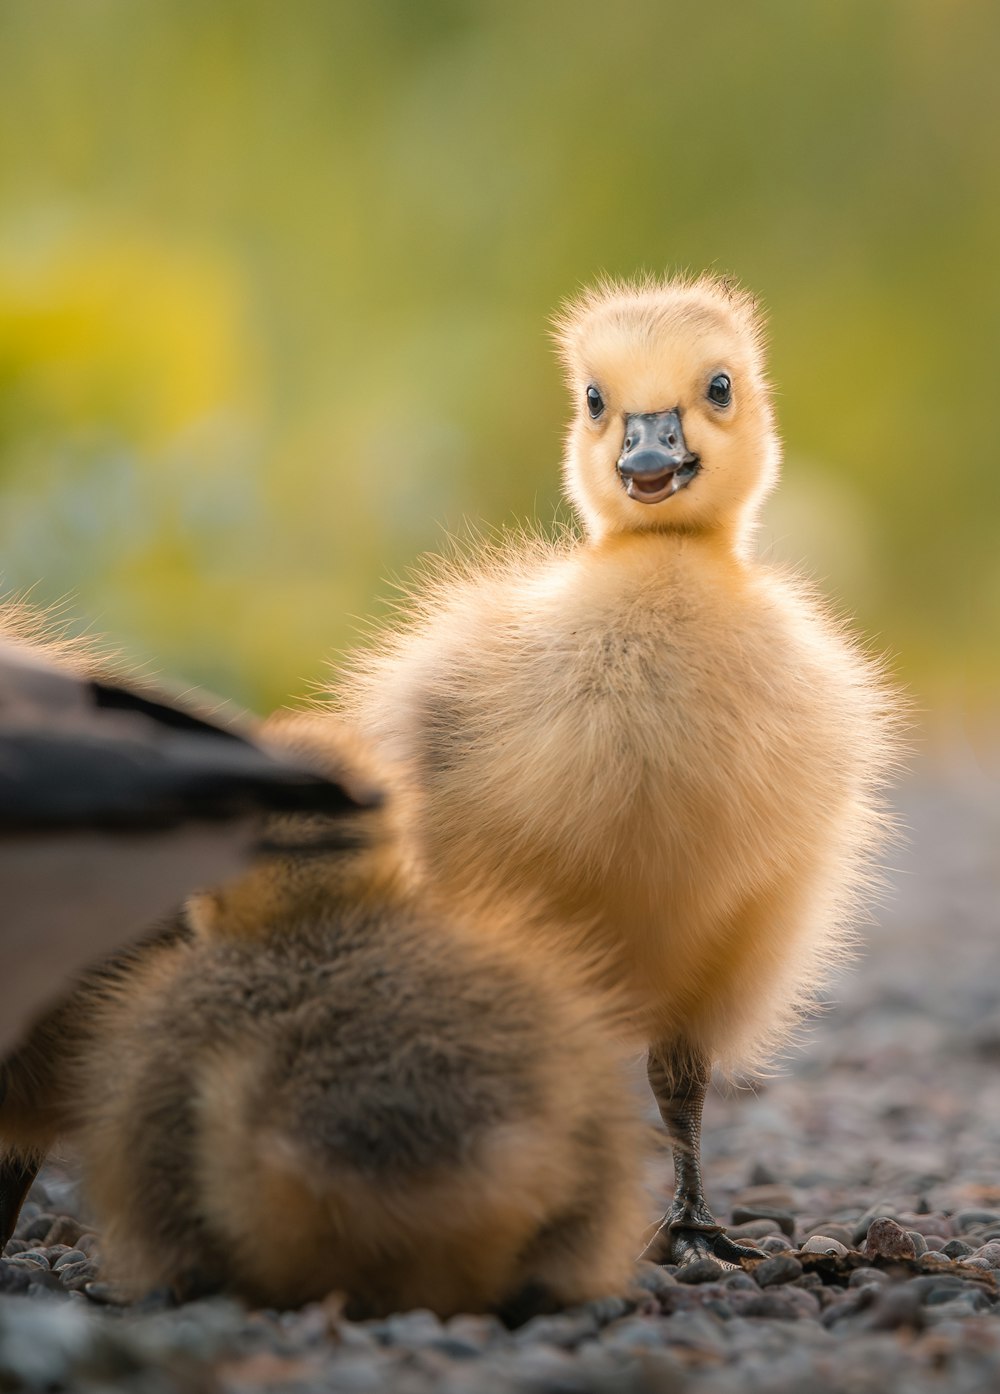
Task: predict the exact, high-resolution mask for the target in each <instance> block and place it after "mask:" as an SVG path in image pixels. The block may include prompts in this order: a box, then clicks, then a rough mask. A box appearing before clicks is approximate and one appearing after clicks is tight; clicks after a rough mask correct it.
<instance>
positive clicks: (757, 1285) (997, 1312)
mask: <svg viewBox="0 0 1000 1394" xmlns="http://www.w3.org/2000/svg"><path fill="white" fill-rule="evenodd" d="M901 807H902V810H903V816H904V818H905V819H906V821H907V823H908V824H909V826H910V829H911V834H910V836H911V845H910V847H909V849H907V850H906V851H905V852H904V853H900V855H899V856H898V857H897V863H898V865H899V870H898V871H897V872H896V873H895V874H894V876H893V893H892V898H891V900H890V902H889V903H888V904H887V906H886V908H885V911H884V912H883V913H882V915H881V916H880V923H879V925H878V927H877V928H876V929H874V930H873V931H872V932H871V935H870V940H869V948H868V951H867V953H866V955H865V956H864V958H863V959H862V960H861V961H860V962H859V963H858V964H857V965H855V967H854V968H853V969H851V970H850V971H849V972H848V973H846V974H845V975H844V976H843V977H842V979H841V981H840V982H839V983H838V985H837V988H836V993H835V1001H834V1002H833V1003H832V1004H831V1006H830V1008H829V1010H828V1011H827V1012H826V1013H825V1014H824V1015H823V1017H822V1018H821V1019H820V1020H819V1021H818V1022H817V1023H815V1024H814V1025H813V1026H812V1027H811V1028H810V1031H809V1033H808V1037H807V1039H806V1041H805V1042H804V1044H803V1047H802V1049H801V1050H800V1051H799V1052H798V1053H796V1054H795V1055H794V1057H793V1058H792V1059H791V1060H790V1061H789V1063H788V1068H787V1072H786V1073H784V1074H782V1075H780V1076H777V1077H776V1078H775V1079H773V1080H772V1081H769V1082H768V1083H767V1085H766V1086H765V1087H763V1088H761V1089H760V1090H759V1091H757V1092H756V1093H755V1094H750V1093H747V1092H743V1093H738V1094H734V1095H730V1096H728V1097H726V1096H722V1095H716V1096H715V1097H713V1098H712V1099H711V1101H710V1105H709V1109H708V1114H707V1118H706V1142H705V1161H706V1172H707V1180H708V1186H709V1196H710V1199H711V1201H712V1202H713V1204H714V1205H715V1207H716V1209H717V1211H718V1212H719V1213H720V1214H723V1213H724V1214H726V1215H728V1216H731V1218H732V1220H733V1221H734V1223H735V1224H736V1233H737V1234H740V1233H742V1234H745V1235H748V1236H751V1237H753V1238H754V1239H755V1241H756V1242H757V1243H759V1244H761V1245H762V1247H764V1248H765V1249H767V1250H768V1251H769V1252H770V1257H769V1258H768V1260H767V1261H766V1262H765V1263H763V1264H761V1265H759V1266H758V1268H757V1270H756V1272H755V1273H754V1274H753V1275H750V1274H748V1273H735V1274H729V1275H728V1276H727V1275H724V1274H722V1273H721V1272H718V1271H716V1270H715V1269H714V1266H713V1265H711V1264H707V1265H699V1266H698V1271H695V1272H688V1273H686V1274H684V1275H683V1276H684V1277H685V1278H686V1279H688V1281H683V1282H682V1281H679V1277H680V1276H681V1275H677V1274H674V1273H671V1272H669V1271H666V1270H660V1269H654V1268H652V1267H649V1266H644V1267H643V1269H642V1270H641V1271H640V1272H639V1274H638V1282H639V1286H638V1288H637V1290H636V1293H634V1294H633V1295H632V1296H631V1297H630V1298H628V1299H626V1298H625V1297H622V1298H620V1299H617V1298H616V1299H609V1300H608V1301H606V1302H603V1303H600V1304H596V1305H594V1306H592V1307H589V1308H586V1309H580V1310H576V1311H573V1312H567V1313H564V1314H561V1315H559V1316H555V1317H545V1318H539V1319H537V1320H536V1321H534V1322H530V1323H529V1324H528V1325H527V1326H525V1327H523V1328H521V1329H520V1330H519V1331H516V1332H513V1333H511V1332H507V1331H505V1330H504V1329H503V1328H502V1327H501V1326H500V1324H499V1323H498V1322H497V1321H495V1320H493V1319H492V1318H484V1317H458V1318H455V1319H453V1320H452V1321H449V1322H446V1323H441V1322H439V1321H438V1320H437V1319H436V1318H434V1317H433V1316H431V1315H430V1314H429V1313H427V1312H411V1313H407V1314H404V1315H401V1316H398V1317H393V1318H390V1319H389V1320H387V1321H382V1322H370V1323H361V1324H358V1323H351V1322H347V1321H344V1320H343V1318H342V1317H341V1315H340V1312H339V1309H338V1306H337V1303H336V1301H334V1300H332V1299H331V1300H330V1301H328V1302H327V1303H325V1304H320V1305H317V1306H313V1307H309V1308H306V1309H305V1310H303V1311H301V1312H296V1313H276V1312H253V1313H247V1312H246V1311H244V1310H243V1309H241V1308H240V1307H238V1306H237V1305H235V1304H232V1303H228V1302H222V1301H213V1302H203V1303H196V1304H192V1305H189V1306H188V1307H185V1308H181V1309H176V1310H167V1309H164V1308H163V1307H162V1305H160V1306H159V1307H158V1306H157V1303H156V1302H155V1301H147V1303H145V1304H143V1308H140V1309H138V1310H137V1309H128V1308H126V1307H123V1306H121V1305H120V1304H118V1303H116V1301H115V1298H116V1295H117V1294H116V1292H115V1289H114V1288H113V1287H112V1286H111V1285H109V1284H107V1283H104V1282H102V1281H101V1275H100V1271H99V1256H98V1255H97V1252H96V1243H97V1241H96V1239H95V1238H94V1236H92V1235H90V1234H88V1233H87V1232H86V1230H85V1229H84V1228H83V1226H82V1225H81V1224H80V1222H79V1221H78V1220H77V1219H76V1218H75V1216H76V1214H77V1208H76V1202H75V1194H74V1188H73V1184H72V1179H71V1178H70V1177H69V1176H67V1174H66V1173H64V1172H60V1171H59V1170H58V1169H56V1168H50V1169H49V1170H48V1171H47V1172H46V1173H45V1175H44V1177H43V1179H42V1182H41V1183H40V1185H39V1186H38V1187H37V1188H36V1190H35V1192H34V1193H33V1196H32V1199H31V1201H30V1202H29V1203H28V1205H27V1206H26V1208H25V1213H24V1215H23V1217H22V1222H21V1224H20V1226H19V1229H18V1236H17V1238H16V1239H15V1240H14V1241H13V1242H12V1244H11V1245H10V1246H9V1248H8V1249H7V1251H6V1254H5V1257H4V1259H3V1260H0V1294H2V1295H0V1390H3V1391H6V1390H17V1389H38V1390H42V1389H45V1390H62V1389H73V1390H85V1391H98V1390H107V1389H123V1390H134V1391H143V1392H144V1394H145V1391H149V1394H167V1391H181V1390H183V1391H193V1394H199V1391H215V1390H219V1391H226V1392H227V1394H242V1392H243V1391H266V1390H283V1391H284V1390H290V1391H296V1392H297V1394H298V1392H301V1394H311V1392H312V1391H320V1390H343V1391H369V1390H371V1391H383V1390H398V1391H405V1394H426V1392H427V1391H431V1390H444V1391H454V1394H459V1391H461V1392H462V1394H465V1391H469V1394H508V1391H514V1390H518V1391H538V1394H541V1391H553V1394H556V1391H558V1392H559V1394H574V1392H575V1391H581V1394H582V1391H591V1392H592V1394H612V1391H615V1392H616V1394H617V1391H624V1392H625V1394H684V1391H689V1390H690V1391H697V1394H737V1391H739V1394H757V1391H760V1394H764V1391H767V1394H786V1391H787V1392H788V1394H791V1391H793V1390H794V1391H796V1394H800V1391H802V1390H803V1389H805V1390H807V1391H808V1394H833V1391H843V1390H850V1391H852V1394H869V1391H871V1394H876V1391H877V1394H886V1391H887V1390H897V1389H898V1390H905V1391H906V1392H907V1394H925V1391H928V1392H929V1391H939V1392H940V1394H979V1391H987V1390H990V1391H992V1390H996V1389H998V1388H1000V781H998V780H997V778H996V776H990V775H988V774H987V773H986V772H985V771H984V770H982V769H980V768H978V767H977V766H976V765H975V764H974V763H973V762H972V761H971V760H970V761H969V762H968V764H967V765H965V766H964V767H963V768H962V769H961V770H956V771H955V772H953V773H952V774H951V775H950V776H949V777H948V778H943V777H942V778H939V779H936V780H935V781H933V782H932V781H930V780H927V781H925V782H923V783H922V784H915V785H913V786H912V787H911V788H909V789H908V790H907V791H905V794H904V796H903V797H902V799H901ZM665 1179H666V1163H665V1162H664V1167H663V1170H662V1172H661V1180H662V1181H664V1182H665ZM873 1222H875V1223H874V1227H873V1228H872V1226H873ZM860 1250H865V1252H861V1251H860ZM691 1279H698V1280H699V1281H690V1280H691Z"/></svg>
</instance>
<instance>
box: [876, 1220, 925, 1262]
mask: <svg viewBox="0 0 1000 1394" xmlns="http://www.w3.org/2000/svg"><path fill="white" fill-rule="evenodd" d="M864 1251H865V1253H866V1254H868V1255H869V1257H871V1258H884V1259H905V1258H916V1256H917V1251H916V1248H915V1246H914V1243H913V1240H912V1239H911V1238H910V1236H909V1235H908V1234H907V1232H906V1230H905V1229H903V1227H902V1225H897V1224H896V1221H895V1220H890V1219H888V1218H886V1217H883V1218H881V1219H878V1220H873V1221H872V1222H871V1224H870V1225H869V1227H868V1235H867V1237H866V1239H865V1249H864Z"/></svg>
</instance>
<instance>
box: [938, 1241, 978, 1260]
mask: <svg viewBox="0 0 1000 1394" xmlns="http://www.w3.org/2000/svg"><path fill="white" fill-rule="evenodd" d="M941 1252H942V1253H943V1254H947V1255H948V1257H949V1258H965V1257H966V1256H967V1255H968V1254H971V1253H972V1252H973V1249H972V1245H971V1244H966V1242H965V1240H964V1239H949V1240H948V1242H947V1244H942V1246H941Z"/></svg>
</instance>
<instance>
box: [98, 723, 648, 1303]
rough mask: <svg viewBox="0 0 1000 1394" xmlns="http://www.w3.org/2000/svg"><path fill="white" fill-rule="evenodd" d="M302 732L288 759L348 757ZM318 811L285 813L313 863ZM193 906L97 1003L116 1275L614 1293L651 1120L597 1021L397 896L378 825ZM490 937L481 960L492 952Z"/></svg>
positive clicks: (360, 1289) (353, 751)
mask: <svg viewBox="0 0 1000 1394" xmlns="http://www.w3.org/2000/svg"><path fill="white" fill-rule="evenodd" d="M314 726H315V722H314V721H311V720H310V719H309V718H307V717H300V718H297V719H295V720H293V721H292V722H291V724H285V725H283V727H282V742H283V748H288V749H290V750H291V751H293V752H294V753H295V755H296V756H301V757H302V758H309V759H313V758H314V757H315V758H316V759H319V756H320V753H321V750H325V751H326V752H328V758H329V760H330V764H331V768H335V769H337V770H338V771H344V770H345V768H348V766H349V764H354V766H355V768H358V769H360V768H361V767H362V766H364V775H363V780H362V783H363V784H364V785H369V786H370V784H371V780H372V776H371V772H370V770H369V769H368V768H367V762H366V759H365V756H364V753H363V752H360V751H358V749H357V746H356V742H355V740H354V739H353V738H352V737H351V736H350V735H349V734H348V733H346V732H333V731H331V730H330V729H329V728H328V727H327V725H326V723H323V728H324V729H323V732H322V737H321V740H320V742H319V743H317V740H316V737H315V736H314V735H313V734H312V731H313V728H314ZM326 821H327V820H323V819H313V820H301V819H288V820H283V821H282V820H279V821H278V822H277V824H276V826H275V828H274V832H275V835H276V837H278V838H280V839H283V840H286V841H287V840H288V839H289V837H290V836H291V835H292V834H293V833H294V837H295V840H296V841H297V842H298V843H299V844H300V845H301V846H302V847H303V848H305V849H306V851H307V852H308V849H309V845H310V843H311V841H312V839H313V838H314V837H319V838H320V840H321V842H323V843H324V845H326V840H327V832H328V828H327V826H326ZM342 832H343V829H342V825H341V824H340V823H338V826H337V834H338V836H340V837H341V841H342V843H343V844H344V850H343V851H342V852H340V853H337V854H328V855H326V856H318V855H304V854H300V853H295V854H290V855H288V856H286V857H284V858H279V859H275V860H273V861H272V862H270V863H268V864H261V865H260V866H259V867H258V868H256V869H255V870H253V871H251V872H250V873H248V874H247V875H246V876H244V877H243V878H242V879H240V880H238V881H235V882H232V883H230V884H229V885H228V886H226V887H223V888H222V889H221V890H219V891H216V892H212V893H208V894H204V895H201V896H198V897H196V898H195V899H194V900H192V902H191V903H190V904H189V906H188V919H189V922H190V925H191V927H192V929H193V937H192V938H184V937H183V936H179V937H175V938H174V939H173V941H172V943H170V944H169V945H168V946H166V947H161V948H160V950H159V951H158V952H156V953H153V954H150V955H147V956H146V957H144V958H142V959H140V960H138V961H137V962H136V964H135V966H134V968H133V971H131V972H130V973H129V975H128V976H127V977H126V978H123V979H122V980H121V985H120V988H119V990H118V991H117V992H112V993H110V994H108V993H105V994H104V997H103V1001H102V1002H100V1003H97V1004H96V1005H97V1020H96V1022H95V1027H94V1030H93V1031H92V1033H91V1036H90V1044H89V1046H88V1049H87V1051H86V1052H85V1056H84V1058H83V1060H82V1061H81V1062H80V1064H79V1067H78V1070H77V1081H78V1083H77V1092H76V1103H75V1105H74V1107H75V1109H76V1110H77V1111H78V1121H77V1122H76V1124H75V1127H74V1133H75V1141H76V1144H77V1146H78V1149H79V1151H80V1154H81V1157H82V1162H83V1174H84V1183H85V1189H86V1193H87V1195H88V1197H89V1200H90V1202H91V1205H92V1207H93V1209H94V1212H95V1215H96V1218H97V1221H98V1227H99V1228H100V1230H101V1235H102V1252H103V1253H104V1255H105V1259H106V1264H107V1267H108V1269H109V1271H110V1272H112V1273H114V1274H117V1276H118V1277H119V1278H120V1279H121V1280H122V1281H124V1282H126V1283H128V1284H130V1285H131V1286H132V1287H133V1288H134V1289H135V1290H136V1291H140V1292H141V1291H143V1290H147V1289H150V1288H161V1287H164V1286H166V1287H169V1288H171V1289H172V1290H173V1291H174V1292H175V1293H176V1294H177V1295H178V1296H189V1295H192V1294H196V1293H203V1292H206V1291H214V1290H219V1289H223V1290H227V1291H229V1292H232V1293H234V1294H236V1295H238V1296H241V1297H243V1298H245V1299H247V1300H248V1301H251V1302H255V1303H263V1304H267V1305H272V1306H280V1307H285V1306H291V1305H297V1304H299V1303H301V1302H304V1301H307V1300H312V1299H316V1298H319V1297H322V1296H323V1295H324V1294H326V1293H328V1292H330V1291H339V1292H342V1293H344V1294H345V1295H346V1296H347V1299H348V1304H349V1305H348V1310H349V1311H350V1312H351V1313H352V1314H354V1315H377V1314H385V1313H389V1312H392V1311H395V1310H399V1309H401V1308H406V1307H413V1306H421V1307H429V1308H431V1309H433V1310H434V1311H436V1312H438V1313H440V1314H441V1315H448V1314H451V1313H454V1312H458V1311H485V1310H490V1311H497V1312H499V1313H501V1314H502V1315H503V1316H504V1317H506V1318H507V1319H508V1320H511V1321H518V1320H522V1319H524V1318H525V1317H526V1316H528V1315H530V1314H532V1313H533V1312H535V1311H538V1310H545V1309H549V1308H551V1307H556V1306H561V1305H565V1304H567V1303H575V1302H580V1301H584V1300H587V1299H589V1298H592V1297H597V1296H600V1295H605V1294H607V1293H609V1292H612V1291H614V1290H616V1289H620V1288H621V1287H622V1286H623V1285H625V1284H626V1283H627V1282H628V1279H629V1274H630V1271H631V1262H632V1258H633V1245H632V1244H631V1243H630V1242H629V1238H628V1235H629V1231H630V1230H631V1229H632V1228H633V1226H634V1225H636V1224H637V1223H638V1222H639V1214H640V1206H641V1189H642V1188H641V1179H640V1176H639V1173H638V1167H639V1160H638V1158H639V1153H640V1151H641V1124H639V1123H638V1122H637V1119H636V1114H637V1110H636V1109H635V1104H634V1100H632V1101H631V1102H630V1101H629V1098H628V1089H627V1085H626V1082H625V1081H624V1080H623V1078H622V1077H621V1075H620V1072H619V1070H618V1068H617V1066H616V1065H615V1064H614V1063H613V1062H612V1057H611V1053H610V1049H609V1045H608V1041H607V1026H606V1024H605V1021H604V1005H603V1003H599V1002H597V1001H595V999H594V997H593V995H591V996H589V997H588V995H587V994H586V992H585V991H584V990H582V989H581V990H570V989H569V988H568V987H567V984H566V979H565V974H564V973H563V972H562V971H557V969H556V968H555V967H554V966H553V965H551V964H549V963H548V962H547V961H546V959H545V957H544V955H543V954H542V953H541V952H538V953H536V954H534V955H532V956H531V958H530V960H527V961H525V960H524V959H523V957H522V956H521V955H520V954H519V953H516V952H514V951H513V950H512V949H511V948H510V947H509V945H508V943H507V942H506V941H507V939H508V937H509V936H508V935H507V934H506V933H505V932H501V931H500V930H497V931H492V932H491V930H490V927H489V922H484V921H482V920H480V922H479V923H478V924H477V925H476V926H475V928H473V927H470V926H468V925H466V924H465V923H463V922H462V921H461V920H452V919H449V918H448V917H447V916H446V915H444V914H443V913H442V912H441V910H440V909H439V908H437V907H435V906H434V905H433V903H432V902H430V901H429V900H428V899H427V898H426V897H425V896H420V897H417V896H415V895H414V894H413V893H412V891H411V890H410V889H409V886H408V879H407V873H406V868H405V860H406V859H405V853H404V849H403V848H402V847H401V845H400V844H399V843H397V842H396V841H395V839H394V837H393V835H392V830H391V814H390V813H389V812H388V811H386V812H379V813H376V812H374V811H371V810H370V811H368V812H364V813H359V814H358V815H357V816H356V818H355V819H354V826H353V827H352V828H351V829H350V830H349V835H348V836H347V837H346V838H344V837H343V836H342ZM494 934H495V942H494Z"/></svg>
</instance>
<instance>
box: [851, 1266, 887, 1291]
mask: <svg viewBox="0 0 1000 1394" xmlns="http://www.w3.org/2000/svg"><path fill="white" fill-rule="evenodd" d="M888 1281H889V1275H888V1273H883V1272H882V1270H881V1268H855V1270H854V1272H853V1273H852V1274H851V1276H850V1277H849V1278H848V1280H847V1286H848V1287H849V1288H863V1287H882V1285H883V1284H884V1283H887V1282H888Z"/></svg>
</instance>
